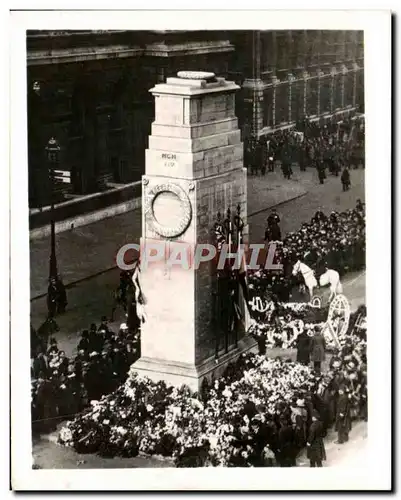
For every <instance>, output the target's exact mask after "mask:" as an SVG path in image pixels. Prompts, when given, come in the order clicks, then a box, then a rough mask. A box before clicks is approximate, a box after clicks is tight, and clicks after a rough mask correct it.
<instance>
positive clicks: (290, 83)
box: [288, 73, 295, 123]
mask: <svg viewBox="0 0 401 500" xmlns="http://www.w3.org/2000/svg"><path fill="white" fill-rule="evenodd" d="M294 80H295V76H294V75H293V74H292V73H288V123H291V122H292V93H293V83H294Z"/></svg>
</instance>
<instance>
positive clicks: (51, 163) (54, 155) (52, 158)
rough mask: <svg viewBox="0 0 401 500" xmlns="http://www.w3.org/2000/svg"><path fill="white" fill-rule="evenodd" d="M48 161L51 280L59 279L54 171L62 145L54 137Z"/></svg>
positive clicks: (48, 144) (49, 146)
mask: <svg viewBox="0 0 401 500" xmlns="http://www.w3.org/2000/svg"><path fill="white" fill-rule="evenodd" d="M45 149H46V154H47V161H48V167H49V175H50V183H51V186H50V189H51V208H50V263H49V264H50V265H49V281H51V280H57V274H58V273H57V259H56V231H55V222H54V195H55V192H54V171H55V168H56V166H57V165H58V163H59V153H60V149H61V148H60V145H59V143H58V142H57V141H56V139H54V138H53V137H52V138H51V139H50V140H49V142H48V143H47V146H46V148H45Z"/></svg>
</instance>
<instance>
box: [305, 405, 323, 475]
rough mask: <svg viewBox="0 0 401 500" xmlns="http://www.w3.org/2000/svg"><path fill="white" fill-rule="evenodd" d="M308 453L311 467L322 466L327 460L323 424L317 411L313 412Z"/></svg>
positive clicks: (307, 444) (307, 445)
mask: <svg viewBox="0 0 401 500" xmlns="http://www.w3.org/2000/svg"><path fill="white" fill-rule="evenodd" d="M306 453H307V457H308V459H309V461H310V466H311V467H322V462H323V461H324V460H326V450H325V447H324V441H323V424H322V422H321V421H320V415H319V413H318V412H317V411H313V412H312V424H311V426H310V428H309V433H308V441H307V443H306Z"/></svg>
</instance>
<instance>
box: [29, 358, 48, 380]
mask: <svg viewBox="0 0 401 500" xmlns="http://www.w3.org/2000/svg"><path fill="white" fill-rule="evenodd" d="M48 371H49V367H48V365H47V361H46V358H45V356H44V354H43V353H42V352H39V354H38V355H37V356H36V358H35V359H34V360H33V375H34V377H35V378H39V377H40V376H42V377H43V378H45V377H46V374H47V373H48Z"/></svg>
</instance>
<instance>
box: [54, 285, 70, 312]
mask: <svg viewBox="0 0 401 500" xmlns="http://www.w3.org/2000/svg"><path fill="white" fill-rule="evenodd" d="M56 291H57V314H63V313H65V308H66V307H67V304H68V302H67V292H66V290H65V286H64V283H63V280H62V279H61V276H57V279H56Z"/></svg>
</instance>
